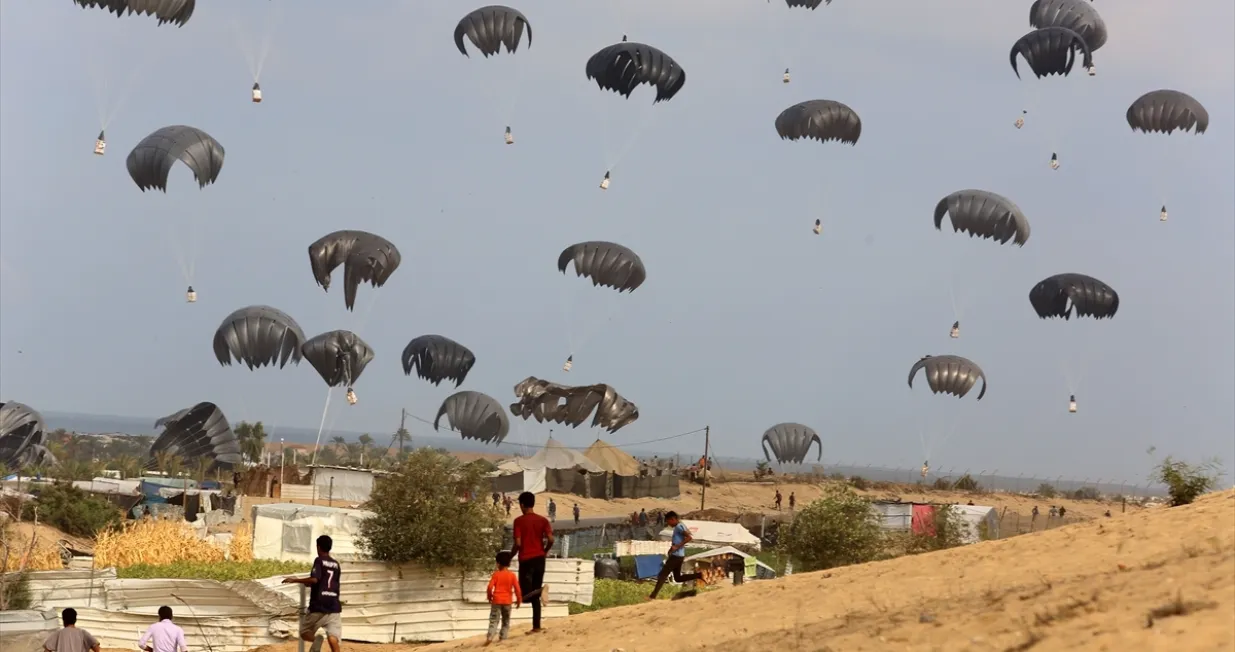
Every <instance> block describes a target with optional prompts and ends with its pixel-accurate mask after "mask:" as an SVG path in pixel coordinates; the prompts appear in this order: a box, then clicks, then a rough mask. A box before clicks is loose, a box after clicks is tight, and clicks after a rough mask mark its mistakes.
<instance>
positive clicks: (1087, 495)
mask: <svg viewBox="0 0 1235 652" xmlns="http://www.w3.org/2000/svg"><path fill="white" fill-rule="evenodd" d="M1068 497H1069V498H1071V499H1072V500H1098V499H1100V498H1102V493H1101V492H1099V491H1098V489H1097V487H1081V488H1080V489H1077V490H1076V491H1073V492H1070V493H1069V494H1068Z"/></svg>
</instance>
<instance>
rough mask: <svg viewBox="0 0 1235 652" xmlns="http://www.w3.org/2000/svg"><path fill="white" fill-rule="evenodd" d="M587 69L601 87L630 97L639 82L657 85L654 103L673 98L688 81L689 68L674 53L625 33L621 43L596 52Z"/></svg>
mask: <svg viewBox="0 0 1235 652" xmlns="http://www.w3.org/2000/svg"><path fill="white" fill-rule="evenodd" d="M584 72H585V73H586V74H587V78H588V79H594V80H596V85H597V86H599V87H600V88H601V90H607V91H613V92H615V93H619V94H621V95H623V96H625V97H627V98H629V97H630V94H631V93H632V92H634V90H635V87H636V86H638V85H639V84H647V85H649V86H655V87H656V99H655V100H653V101H652V103H653V104H655V103H657V102H665V101H668V100H671V99H673V96H674V95H677V94H678V91H680V90H682V87H683V86H685V85H686V71H685V70H683V69H682V66H680V65H678V62H677V61H674V60H673V57H671V56H669V55H667V54H665V53H664V52H661V51H660V50H658V49H656V48H654V47H652V46H650V45H646V44H643V43H631V42H629V41H627V40H626V37H624V36H623V37H622V42H621V43H614V44H613V45H610V46H608V47H606V48H602V49H601V50H600V51H599V52H597V53H596V54H593V55H592V56H591V58H589V59H588V60H587V66H586V68H585V69H584Z"/></svg>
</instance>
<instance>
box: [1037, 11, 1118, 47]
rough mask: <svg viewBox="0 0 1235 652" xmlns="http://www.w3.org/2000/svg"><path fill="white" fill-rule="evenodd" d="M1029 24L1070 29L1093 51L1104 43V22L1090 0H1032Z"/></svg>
mask: <svg viewBox="0 0 1235 652" xmlns="http://www.w3.org/2000/svg"><path fill="white" fill-rule="evenodd" d="M1029 25H1030V26H1031V27H1037V28H1043V27H1064V28H1067V29H1070V30H1072V31H1074V32H1076V33H1077V34H1080V36H1081V38H1083V39H1085V42H1086V43H1088V44H1089V49H1090V50H1091V51H1093V52H1097V51H1098V48H1100V47H1102V46H1103V45H1105V44H1106V36H1107V34H1106V22H1104V21H1103V20H1102V16H1099V15H1098V10H1097V9H1095V8H1094V6H1093V3H1092V0H1091V1H1090V2H1086V1H1085V0H1034V3H1033V4H1032V5H1031V6H1030V7H1029Z"/></svg>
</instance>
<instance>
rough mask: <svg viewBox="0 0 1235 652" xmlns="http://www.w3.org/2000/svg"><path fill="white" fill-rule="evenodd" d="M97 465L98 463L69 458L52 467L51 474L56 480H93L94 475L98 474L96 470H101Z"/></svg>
mask: <svg viewBox="0 0 1235 652" xmlns="http://www.w3.org/2000/svg"><path fill="white" fill-rule="evenodd" d="M99 467H100V465H99V464H96V463H94V462H86V461H83V460H75V459H69V460H64V461H63V462H60V464H58V465H57V466H56V468H55V469H53V472H52V476H53V477H54V478H55V479H56V480H63V481H65V482H74V481H82V482H84V481H87V480H93V479H94V478H95V476H97V475H99V473H98V471H100V470H101V469H100V468H99Z"/></svg>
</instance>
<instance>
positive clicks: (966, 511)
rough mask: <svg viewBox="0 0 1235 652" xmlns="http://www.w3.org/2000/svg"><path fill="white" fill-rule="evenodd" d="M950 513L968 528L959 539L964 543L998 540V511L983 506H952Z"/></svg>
mask: <svg viewBox="0 0 1235 652" xmlns="http://www.w3.org/2000/svg"><path fill="white" fill-rule="evenodd" d="M952 513H953V514H955V515H957V516H959V517H960V519H961V521H963V522H964V523H965V524H966V525H967V526H968V527H966V528H965V533H964V534H963V535H962V536H961V539H962V540H963V541H964V542H965V543H977V542H979V541H982V540H984V539H998V538H999V511H998V510H996V509H995V508H994V507H987V506H985V505H953V506H952Z"/></svg>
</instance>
